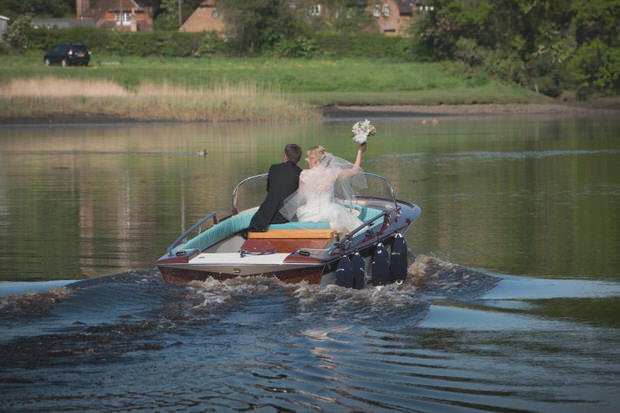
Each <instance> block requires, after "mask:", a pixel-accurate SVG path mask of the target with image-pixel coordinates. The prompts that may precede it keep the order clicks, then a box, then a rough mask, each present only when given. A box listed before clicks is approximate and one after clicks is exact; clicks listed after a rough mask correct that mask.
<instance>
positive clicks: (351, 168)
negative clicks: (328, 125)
mask: <svg viewBox="0 0 620 413" xmlns="http://www.w3.org/2000/svg"><path fill="white" fill-rule="evenodd" d="M365 151H366V144H365V143H363V144H361V145H360V146H359V148H358V150H357V157H356V159H355V163H354V164H351V163H350V162H348V161H346V160H344V159H342V158H339V157H337V156H334V155H332V154H331V153H328V152H327V151H325V148H324V147H322V146H313V147H311V148H309V149H308V151H307V152H306V162H308V166H309V167H310V169H304V170H303V171H302V172H301V174H300V175H299V188H298V189H297V192H295V193H294V194H293V195H291V196H290V197H289V198H288V199H287V200H285V202H284V206H283V207H282V209H281V210H280V212H281V213H282V215H284V216H285V217H286V218H288V219H289V221H305V222H321V221H328V222H329V223H330V227H331V228H332V229H335V230H336V231H337V232H340V233H347V232H350V231H352V230H353V229H355V228H357V227H358V226H360V225H361V224H362V221H360V220H359V219H358V218H357V217H356V216H354V215H353V213H351V212H350V211H349V209H347V208H346V207H345V206H343V205H342V204H340V203H338V202H336V199H335V193H338V195H339V196H340V197H343V198H345V199H346V198H348V199H350V198H351V195H352V192H353V191H352V182H351V180H352V178H353V177H355V175H357V174H359V172H360V171H361V168H360V164H361V163H362V154H363V153H364V152H365ZM360 178H363V177H360ZM360 186H363V183H362V184H361V185H360Z"/></svg>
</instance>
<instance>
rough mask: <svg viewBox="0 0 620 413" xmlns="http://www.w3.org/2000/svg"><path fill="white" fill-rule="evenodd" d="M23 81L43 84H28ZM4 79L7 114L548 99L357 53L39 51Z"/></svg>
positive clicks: (11, 63)
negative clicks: (70, 63) (66, 57)
mask: <svg viewBox="0 0 620 413" xmlns="http://www.w3.org/2000/svg"><path fill="white" fill-rule="evenodd" d="M54 79H55V80H54ZM26 80H37V81H39V82H43V83H38V84H35V83H32V84H30V86H27V84H28V82H25V81H26ZM69 80H70V82H73V83H71V84H72V85H73V86H75V87H76V89H73V92H71V93H70V94H67V93H65V92H63V91H65V90H70V88H71V87H73V86H71V87H70V86H69V84H70V83H66V82H67V81H69ZM61 81H63V82H64V83H61ZM18 82H25V83H22V84H19V83H18ZM76 82H77V83H76ZM54 83H56V85H54ZM16 85H17V86H16ZM0 87H2V89H3V90H6V91H10V93H9V92H7V93H4V92H3V94H2V97H1V98H0V113H1V115H0V116H2V117H5V118H6V117H29V116H45V115H46V114H49V115H59V114H75V113H81V114H89V113H90V114H98V115H109V116H119V114H125V115H127V114H129V116H130V117H131V118H137V119H143V120H164V119H170V120H231V119H249V120H259V119H312V118H316V117H317V113H318V112H317V110H316V109H314V108H312V106H325V105H407V104H418V105H437V104H442V103H443V104H471V103H544V102H549V101H550V100H549V98H547V97H545V96H542V95H539V94H536V93H532V92H528V91H525V90H523V89H520V88H518V87H514V86H508V85H505V84H503V83H500V82H497V81H495V80H492V79H489V78H488V77H487V76H485V75H482V74H471V73H467V72H466V71H465V70H463V68H462V67H461V66H459V65H458V64H454V63H445V64H440V63H411V62H400V61H389V60H369V59H361V58H360V59H332V60H326V59H312V60H306V59H275V60H274V59H263V58H255V59H249V58H242V59H225V58H217V59H183V58H166V59H158V58H137V57H129V58H118V57H111V56H107V57H102V56H96V55H95V56H93V58H92V60H91V66H89V67H86V68H85V67H68V68H62V67H45V66H44V65H43V63H42V58H41V57H40V56H27V57H14V56H2V57H0ZM43 89H45V92H38V90H43ZM26 90H30V91H31V92H28V93H26V92H25V91H26ZM112 91H114V93H112Z"/></svg>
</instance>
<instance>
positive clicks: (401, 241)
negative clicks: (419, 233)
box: [390, 234, 407, 281]
mask: <svg viewBox="0 0 620 413" xmlns="http://www.w3.org/2000/svg"><path fill="white" fill-rule="evenodd" d="M405 278H407V241H405V238H404V237H403V236H402V235H400V234H398V235H397V236H396V238H394V241H393V242H392V253H391V254H390V280H391V281H404V280H405Z"/></svg>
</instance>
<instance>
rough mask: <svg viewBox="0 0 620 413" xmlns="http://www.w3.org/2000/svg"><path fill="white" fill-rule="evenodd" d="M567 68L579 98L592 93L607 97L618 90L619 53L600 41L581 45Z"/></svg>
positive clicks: (619, 79) (619, 81) (596, 40)
mask: <svg viewBox="0 0 620 413" xmlns="http://www.w3.org/2000/svg"><path fill="white" fill-rule="evenodd" d="M568 67H569V71H570V74H571V75H572V77H573V78H574V79H575V81H576V83H577V93H578V96H579V97H582V98H583V97H586V96H588V95H589V94H592V93H593V92H598V93H601V94H603V95H609V94H613V93H618V91H619V89H620V51H619V50H618V48H614V47H610V46H608V45H607V44H605V43H603V42H602V41H601V40H600V39H595V40H593V41H591V42H589V43H585V44H584V45H582V46H581V47H580V48H579V49H578V50H577V52H576V53H575V55H574V56H573V58H572V59H571V61H570V62H569V65H568Z"/></svg>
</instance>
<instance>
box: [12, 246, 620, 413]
mask: <svg viewBox="0 0 620 413" xmlns="http://www.w3.org/2000/svg"><path fill="white" fill-rule="evenodd" d="M530 284H531V285H530ZM8 287H10V285H7V284H0V295H2V293H3V291H14V290H15V289H10V288H8ZM39 287H40V285H39ZM3 288H4V290H3ZM580 294H582V295H584V294H585V296H586V297H600V296H607V297H609V296H614V295H616V296H620V285H618V284H614V283H599V282H595V281H585V280H542V279H529V278H526V277H513V276H500V275H492V274H487V273H485V272H482V271H479V270H475V269H471V268H466V267H462V266H459V265H456V264H453V263H449V262H445V261H442V260H440V259H438V258H434V257H428V256H418V257H416V258H415V259H413V257H412V258H411V262H410V265H409V274H408V277H407V280H406V281H405V282H403V283H400V284H391V285H386V286H383V287H380V288H379V287H372V286H368V287H366V288H364V289H362V290H354V289H347V288H342V287H337V286H330V287H327V288H321V287H319V286H318V285H310V284H307V283H306V282H302V283H298V284H286V283H283V282H281V281H279V280H278V279H276V278H273V277H271V278H268V277H240V278H237V279H231V280H227V281H216V280H213V279H209V280H207V281H205V282H193V283H188V284H175V283H166V282H164V281H163V279H162V277H161V275H160V273H159V271H157V270H156V269H152V270H144V271H131V272H126V273H122V274H115V275H110V276H104V277H99V278H93V279H89V280H84V281H77V282H72V283H66V284H65V285H62V286H55V287H53V288H51V289H48V290H46V291H39V292H26V293H21V294H12V295H5V296H4V297H3V298H1V299H0V331H2V335H0V352H1V353H2V354H10V355H11V357H5V358H4V359H3V361H2V364H1V365H0V367H1V368H0V394H2V395H3V396H0V410H2V408H3V407H7V406H12V407H13V409H12V410H14V409H15V408H20V409H22V410H33V411H34V410H41V409H45V408H47V409H48V410H49V408H52V410H71V409H73V410H89V408H90V409H92V407H93V406H92V405H88V404H83V403H86V402H84V401H85V400H95V399H97V400H99V399H100V398H101V397H107V398H108V399H109V400H108V405H109V406H112V405H116V406H119V405H123V406H124V408H126V409H130V410H149V411H150V410H161V409H162V408H163V409H164V410H165V409H166V407H169V408H171V409H173V408H178V407H179V406H190V405H191V406H196V405H200V403H203V406H204V403H207V405H209V406H214V405H217V406H221V407H222V408H223V409H224V410H228V409H234V410H240V409H250V408H253V409H256V408H260V407H262V406H264V407H267V408H270V407H274V406H276V407H278V410H326V411H333V410H377V409H378V410H385V411H391V410H411V407H412V406H417V407H416V409H418V410H420V409H421V410H436V411H442V410H446V408H448V409H449V408H451V407H454V406H455V405H457V406H461V407H464V408H474V409H483V410H506V409H507V408H510V407H514V406H521V405H522V404H523V403H524V402H528V403H529V404H528V405H527V406H526V410H537V411H544V410H550V409H549V408H550V407H557V405H556V404H554V403H560V404H561V405H562V406H563V407H567V406H568V407H572V408H575V407H576V406H577V407H584V406H585V405H586V404H588V403H590V400H591V399H592V397H591V396H588V394H589V393H587V392H586V390H587V389H585V390H584V391H583V392H582V393H583V394H578V395H576V396H574V397H572V398H568V399H566V398H565V399H562V400H561V401H560V402H549V401H548V400H552V399H553V396H555V395H557V394H558V391H559V390H557V388H556V387H554V386H553V385H546V384H545V383H546V382H552V383H553V382H554V380H555V382H563V380H564V378H565V377H573V376H574V375H575V374H576V373H575V371H572V370H571V371H568V372H567V374H563V373H558V374H554V373H547V374H550V375H551V379H550V380H545V382H544V383H540V382H538V383H537V382H535V380H536V378H537V377H539V376H540V371H539V370H537V369H538V367H537V366H536V365H531V364H530V360H540V359H541V358H545V360H546V363H548V364H549V363H551V364H553V365H554V366H556V368H558V369H559V370H558V371H560V372H562V371H564V370H562V369H563V368H565V366H566V365H573V364H574V363H575V361H576V360H577V362H578V363H577V364H578V365H577V367H575V368H576V369H577V368H578V369H579V371H582V370H583V369H587V368H589V369H590V370H592V371H593V372H594V371H595V372H596V374H598V375H601V374H602V375H603V376H604V377H606V378H605V380H606V382H607V383H610V384H608V386H607V387H608V388H605V391H606V392H607V393H605V394H603V395H602V396H601V399H602V400H615V399H614V397H616V396H614V394H615V393H613V392H614V391H615V390H614V389H615V388H616V387H617V386H614V385H613V384H615V382H614V380H608V378H613V377H617V376H614V375H615V374H616V373H617V371H618V370H617V368H618V366H617V365H616V364H613V363H612V364H610V363H609V362H608V361H609V360H615V359H617V358H615V357H617V351H616V350H615V348H616V347H617V346H614V345H613V344H615V343H616V341H617V330H616V329H615V327H614V326H615V325H617V321H614V320H615V319H616V317H615V313H614V315H611V316H610V317H611V318H613V319H611V318H610V321H609V323H610V324H609V326H610V327H608V326H606V325H602V326H601V325H600V323H599V325H596V324H595V323H593V322H592V319H591V318H588V316H587V313H588V311H587V310H589V309H591V310H592V313H593V314H599V315H600V314H601V311H600V309H599V308H598V307H596V306H597V305H599V304H598V303H599V302H600V300H589V299H586V300H583V299H580V298H577V301H575V303H576V304H577V305H575V306H574V307H575V311H578V312H579V314H576V313H575V314H572V313H571V314H567V313H565V312H564V311H565V309H566V306H564V305H563V304H564V302H563V300H565V299H563V298H561V299H560V302H556V298H557V297H558V296H562V295H564V296H569V297H580ZM540 298H543V299H540ZM612 301H613V299H612ZM556 304H557V305H556ZM607 304H609V303H607ZM543 306H544V307H543ZM592 306H594V307H592ZM590 307H592V308H590ZM606 308H607V307H606ZM549 314H553V315H557V317H556V318H555V319H549ZM567 316H568V317H572V318H570V319H569V318H567ZM597 317H598V319H600V316H597ZM575 321H577V323H579V324H576V323H575ZM614 322H616V324H613V323H614ZM577 325H578V326H579V328H575V326H577ZM526 335H527V336H526ZM558 337H560V339H558ZM532 342H536V343H540V346H541V347H540V348H541V350H540V351H539V350H538V347H536V346H534V347H532V346H531V344H532ZM471 343H473V344H471ZM570 343H578V345H577V344H575V345H572V344H570ZM584 343H586V344H587V343H589V344H588V347H587V351H586V353H584ZM470 347H471V348H470ZM550 347H551V348H554V349H556V348H557V352H556V351H555V350H554V351H553V352H551V353H548V349H549V348H550ZM480 349H482V350H480ZM557 354H563V355H564V354H567V356H563V357H565V358H562V359H561V360H558V359H557ZM515 355H517V356H518V357H521V358H522V359H517V360H515V359H514V357H516V356H515ZM592 357H595V358H596V360H598V361H597V362H596V363H595V364H592ZM464 359H466V360H468V366H470V367H467V366H464V365H463V363H462V360H464ZM569 359H570V363H567V360H569ZM472 363H473V364H472ZM515 363H516V364H515ZM554 363H555V364H554ZM515 365H517V366H518V367H519V368H515ZM498 366H500V367H501V368H504V369H505V370H506V373H505V374H504V373H502V374H500V375H499V376H498V375H497V374H496V372H497V370H498ZM558 366H559V367H558ZM145 371H146V372H148V373H149V374H147V375H145V374H144V372H145ZM515 371H518V372H520V373H519V374H518V375H517V376H515V373H514V372H515ZM545 371H547V372H549V370H548V369H546V370H545ZM551 371H552V372H553V371H555V370H551ZM601 372H602V373H601ZM593 374H594V373H593ZM93 377H94V378H95V379H93ZM162 377H174V378H175V380H173V381H170V380H161V378H162ZM515 377H516V378H515ZM575 377H576V376H575ZM93 380H96V382H97V385H96V386H93V382H94V381H93ZM515 380H517V381H518V383H521V384H520V385H518V386H517V389H518V390H517V391H516V392H513V393H511V394H506V393H505V392H504V390H502V389H505V388H506V387H507V386H511V385H513V386H514V383H513V382H514V381H515ZM196 382H212V383H217V386H206V387H203V388H200V389H197V388H196V387H195V386H194V385H195V383H196ZM67 383H70V388H69V389H68V388H67V386H68V385H67ZM532 383H534V384H532ZM541 386H542V387H541ZM545 386H546V387H545ZM578 386H579V382H578V381H575V383H569V385H568V388H570V389H571V391H572V390H574V389H575V388H577V389H579V387H578ZM128 387H131V388H132V390H133V392H134V393H135V394H140V395H142V396H143V397H142V396H141V397H137V398H135V397H134V398H132V397H127V396H126V392H125V391H124V390H122V389H126V388H128ZM395 388H400V389H402V392H399V393H398V396H395V392H394V389H395ZM541 388H542V389H543V395H542V396H541V398H540V400H534V401H532V396H531V395H532V394H534V393H535V392H536V391H541ZM60 391H61V392H65V393H66V394H73V393H74V394H75V395H76V396H75V398H71V397H67V398H61V399H59V398H58V397H57V396H58V393H59V392H60ZM162 394H167V395H172V394H175V395H178V397H179V398H181V399H182V400H178V399H177V398H175V397H174V396H169V397H167V398H166V400H165V402H166V403H168V404H166V405H161V404H157V403H160V401H161V400H162V399H161V395H162ZM274 395H275V396H277V397H275V396H274ZM465 396H467V398H468V399H467V400H468V401H467V400H465V401H464V397H465ZM274 397H275V398H274ZM360 397H361V398H360ZM584 400H585V402H584ZM593 400H594V399H593ZM7 403H8V404H7ZM186 403H187V404H186ZM214 403H215V404H214ZM459 403H460V404H459ZM50 406H51V407H50ZM425 406H426V407H425ZM596 407H601V405H596ZM602 407H603V408H604V407H605V406H604V405H602ZM274 408H275V407H274ZM552 410H553V409H552Z"/></svg>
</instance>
